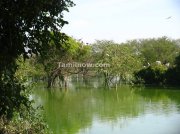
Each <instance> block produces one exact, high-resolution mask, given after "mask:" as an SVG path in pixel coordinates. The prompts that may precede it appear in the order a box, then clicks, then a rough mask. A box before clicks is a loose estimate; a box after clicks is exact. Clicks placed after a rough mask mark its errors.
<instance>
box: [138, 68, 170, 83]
mask: <svg viewBox="0 0 180 134" xmlns="http://www.w3.org/2000/svg"><path fill="white" fill-rule="evenodd" d="M166 70H167V68H166V67H165V66H163V65H155V66H150V67H147V68H143V69H141V70H140V71H138V72H136V73H135V83H142V84H148V85H162V84H164V83H165V72H166Z"/></svg>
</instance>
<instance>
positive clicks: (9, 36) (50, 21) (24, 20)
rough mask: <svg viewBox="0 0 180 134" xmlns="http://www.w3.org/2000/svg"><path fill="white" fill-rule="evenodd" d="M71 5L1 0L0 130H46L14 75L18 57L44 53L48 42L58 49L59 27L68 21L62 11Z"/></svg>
mask: <svg viewBox="0 0 180 134" xmlns="http://www.w3.org/2000/svg"><path fill="white" fill-rule="evenodd" d="M73 5H74V4H73V2H72V1H71V0H61V1H56V0H35V1H34V0H33V1H32V0H13V1H12V0H1V1H0V133H8V134H9V133H44V132H45V126H44V125H42V122H41V121H40V119H39V118H38V117H36V114H34V113H33V112H34V109H33V108H32V106H31V101H30V100H29V98H28V97H29V93H27V90H26V88H25V86H24V85H23V84H22V82H21V80H20V79H18V77H17V76H16V75H15V73H16V71H17V69H18V68H19V67H18V64H17V60H18V58H20V57H23V59H24V60H25V59H27V58H29V56H30V55H33V54H36V55H37V54H38V55H42V56H43V54H44V51H46V50H47V49H48V47H49V46H50V43H48V42H54V44H55V45H56V48H57V49H61V48H62V47H61V44H62V42H64V40H65V39H66V36H65V34H63V33H60V32H59V31H60V29H61V28H62V27H63V26H64V25H65V24H67V21H65V20H64V19H63V12H64V11H68V8H69V7H72V6H73ZM14 118H15V119H14ZM23 121H25V122H26V123H27V124H28V127H27V126H23V125H22V124H21V123H23ZM23 127H24V128H23Z"/></svg>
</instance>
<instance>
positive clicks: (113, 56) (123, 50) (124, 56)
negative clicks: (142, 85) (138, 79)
mask: <svg viewBox="0 0 180 134" xmlns="http://www.w3.org/2000/svg"><path fill="white" fill-rule="evenodd" d="M92 48H93V52H94V53H93V56H94V59H95V61H96V62H98V63H102V64H103V63H105V64H109V65H110V67H107V68H100V69H99V71H100V72H103V73H105V74H106V75H108V77H112V78H113V77H114V76H120V77H121V78H122V79H124V80H126V79H127V77H128V76H131V75H132V74H133V72H134V71H136V70H138V69H139V68H140V67H141V66H142V63H141V60H140V58H139V56H138V55H137V54H136V53H135V51H134V50H133V48H132V47H131V46H130V45H128V44H117V43H114V42H113V41H106V40H103V41H97V42H96V43H95V44H93V46H92Z"/></svg>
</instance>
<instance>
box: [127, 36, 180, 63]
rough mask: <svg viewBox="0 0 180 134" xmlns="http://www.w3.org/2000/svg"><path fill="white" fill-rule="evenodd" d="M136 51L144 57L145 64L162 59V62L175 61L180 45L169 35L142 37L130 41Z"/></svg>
mask: <svg viewBox="0 0 180 134" xmlns="http://www.w3.org/2000/svg"><path fill="white" fill-rule="evenodd" d="M128 44H129V45H131V46H133V47H134V49H135V50H136V52H137V53H138V54H139V55H140V56H141V57H142V58H143V59H144V64H145V65H147V63H150V64H151V63H154V62H156V61H161V62H162V63H171V64H172V63H173V61H174V59H175V57H176V56H177V53H178V52H179V51H180V46H179V45H178V44H177V43H176V41H175V40H171V39H169V38H167V37H161V38H157V39H142V40H133V41H129V42H128Z"/></svg>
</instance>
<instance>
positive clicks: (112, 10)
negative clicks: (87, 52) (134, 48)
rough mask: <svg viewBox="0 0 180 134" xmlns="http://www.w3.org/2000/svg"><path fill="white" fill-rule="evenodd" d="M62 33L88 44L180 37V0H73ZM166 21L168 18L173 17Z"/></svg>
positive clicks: (66, 14)
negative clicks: (99, 41)
mask: <svg viewBox="0 0 180 134" xmlns="http://www.w3.org/2000/svg"><path fill="white" fill-rule="evenodd" d="M73 1H74V3H75V4H76V6H75V7H72V8H70V12H69V13H64V15H65V19H66V20H67V21H68V22H69V24H68V25H66V26H64V27H63V32H65V33H67V34H68V35H69V36H73V37H74V38H76V39H82V40H83V41H84V42H86V43H93V42H94V41H95V40H103V39H106V40H114V41H115V42H119V43H120V42H124V41H126V40H131V39H139V38H152V37H161V36H168V37H170V38H173V39H177V38H180V0H73ZM170 16H171V18H169V19H167V18H168V17H170Z"/></svg>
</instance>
